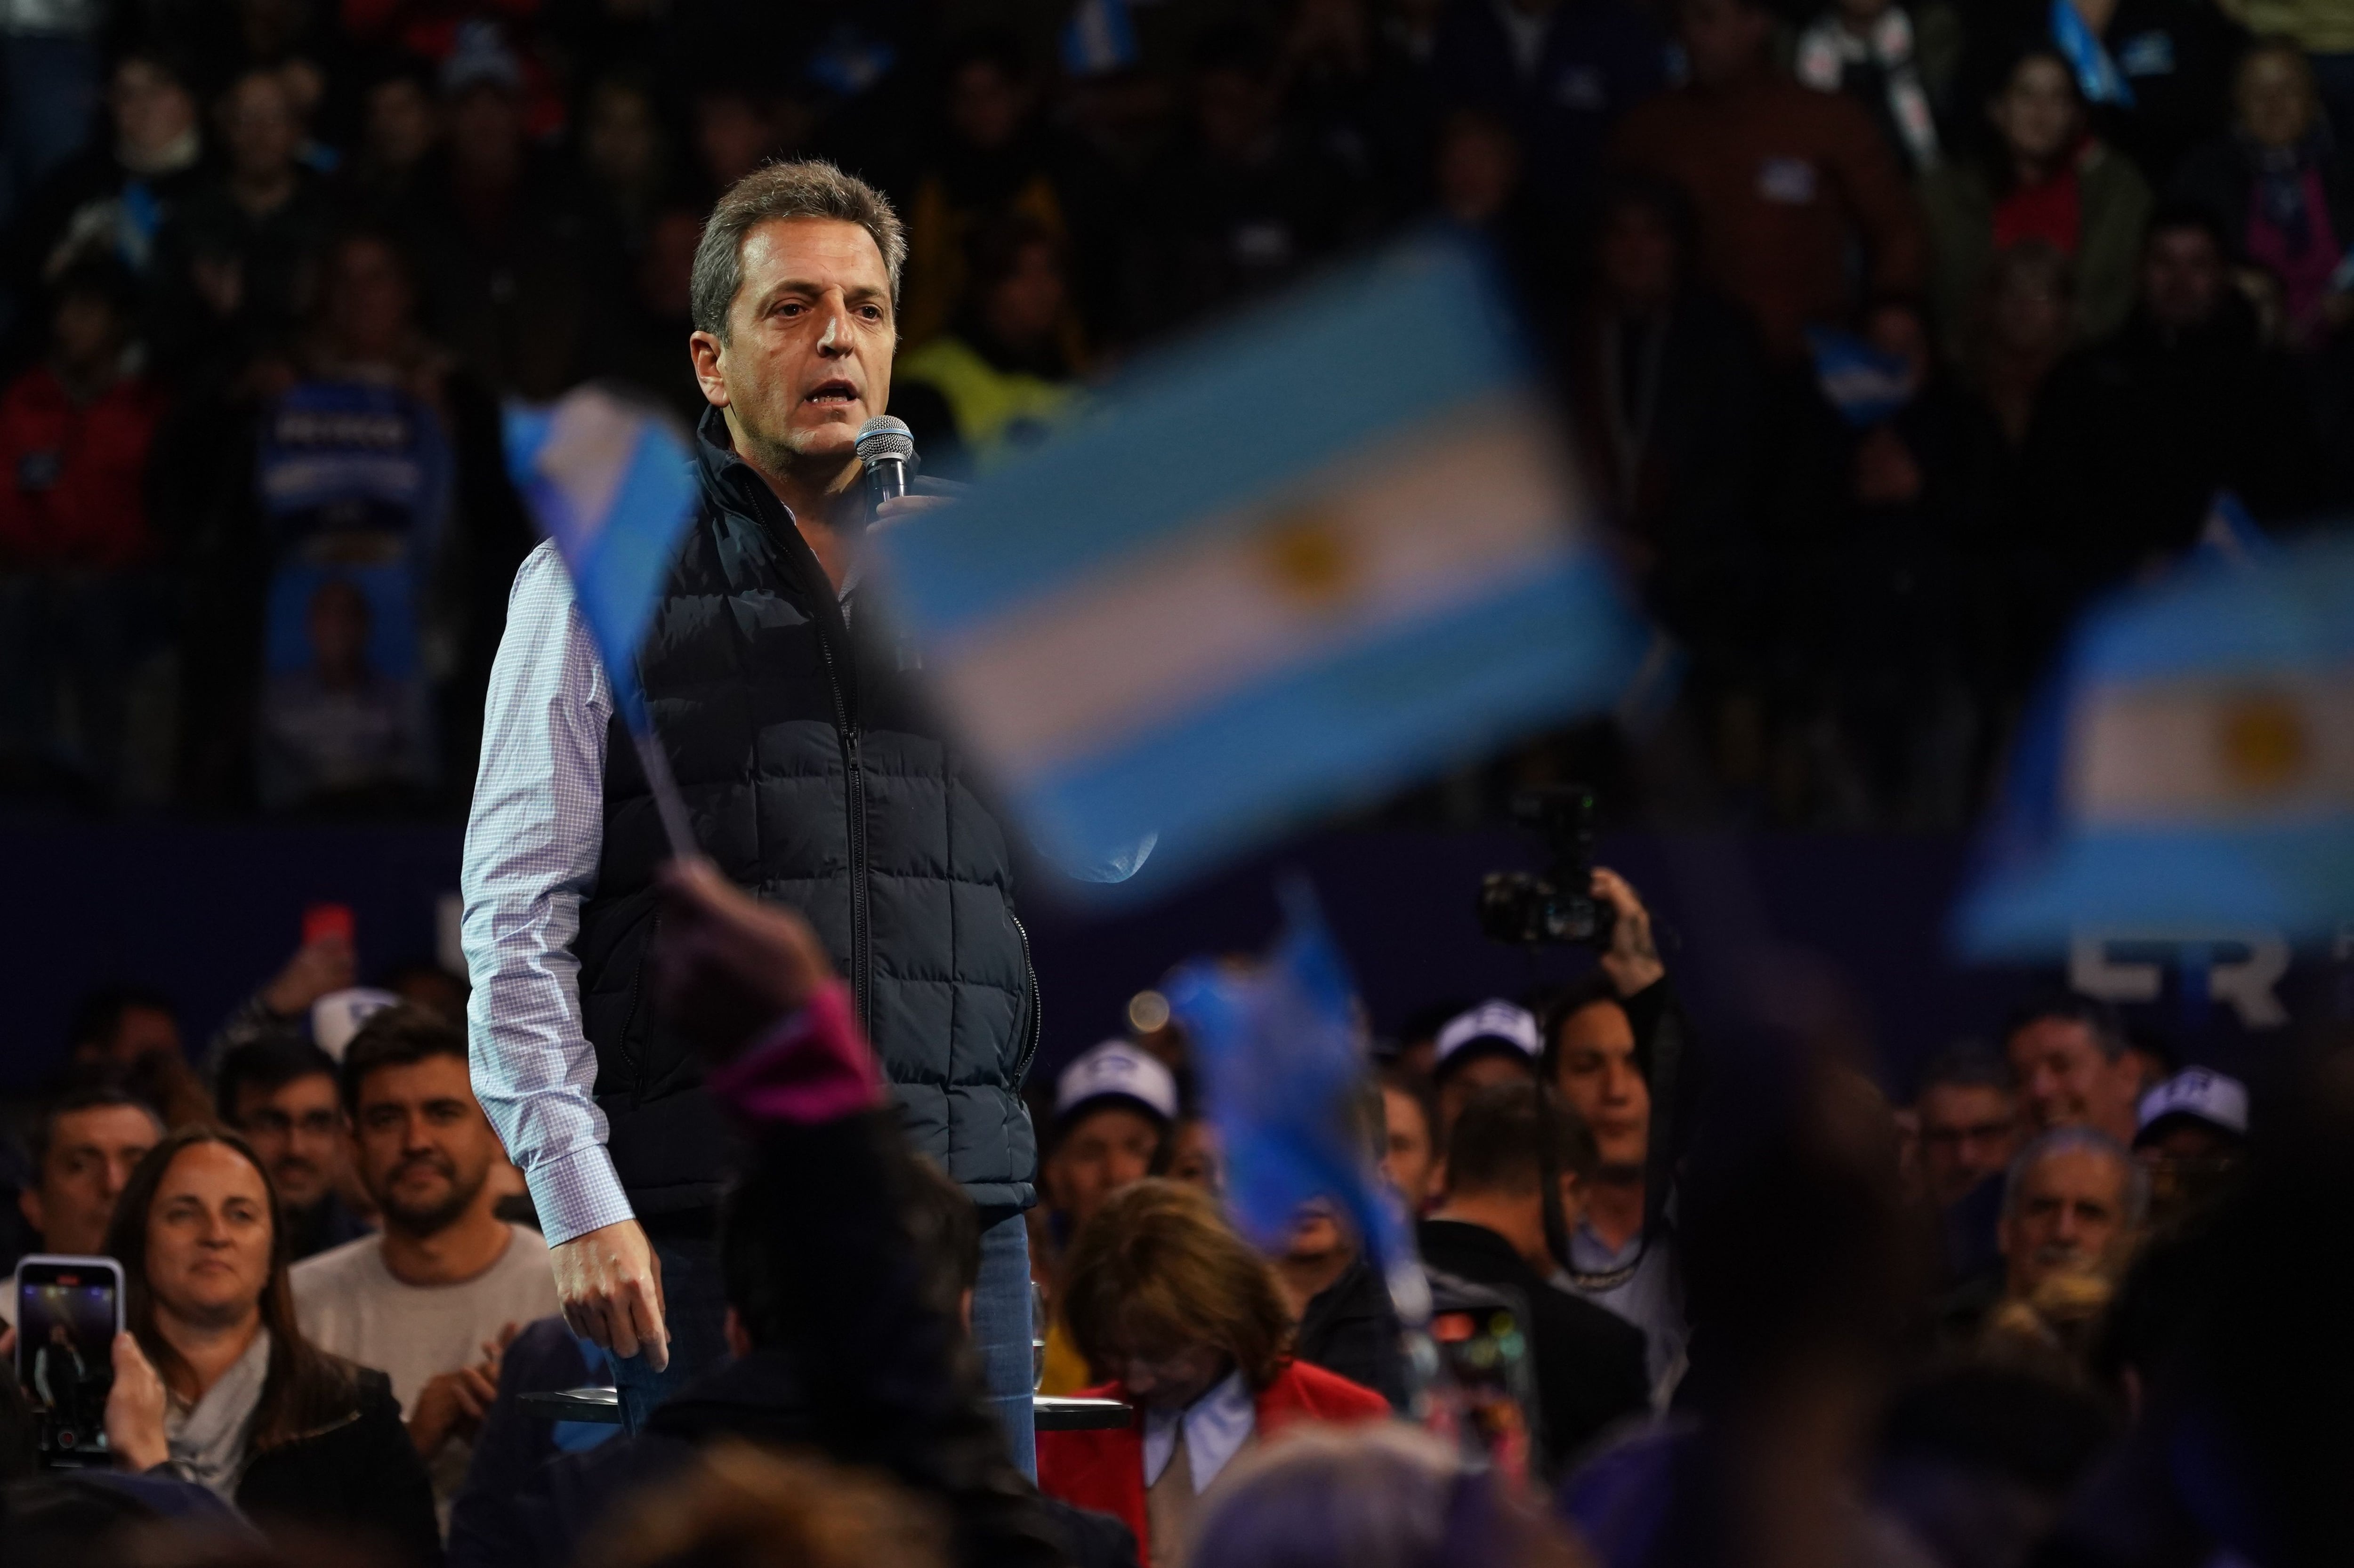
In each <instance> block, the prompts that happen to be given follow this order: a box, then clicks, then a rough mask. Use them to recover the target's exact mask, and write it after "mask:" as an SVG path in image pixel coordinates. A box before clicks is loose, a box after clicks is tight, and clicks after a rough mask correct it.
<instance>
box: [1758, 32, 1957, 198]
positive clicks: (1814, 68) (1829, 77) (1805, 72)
mask: <svg viewBox="0 0 2354 1568" xmlns="http://www.w3.org/2000/svg"><path fill="white" fill-rule="evenodd" d="M1963 47H1964V30H1963V25H1962V18H1961V16H1960V14H1959V12H1958V10H1957V8H1956V7H1955V6H1953V5H1946V4H1943V3H1941V0H1928V3H1927V4H1921V5H1898V4H1896V0H1840V3H1839V4H1837V5H1833V6H1831V7H1830V8H1829V10H1827V11H1825V12H1824V13H1823V14H1822V15H1821V16H1818V17H1816V18H1815V20H1813V21H1812V22H1809V23H1808V25H1807V26H1806V27H1805V28H1804V29H1803V30H1801V31H1800V32H1799V34H1798V39H1797V48H1796V49H1795V50H1794V51H1793V58H1792V60H1791V67H1792V69H1793V71H1794V73H1795V74H1796V75H1797V79H1799V80H1800V81H1802V82H1804V83H1806V84H1807V85H1808V87H1811V88H1813V89H1815V90H1817V91H1818V92H1841V93H1845V94H1846V95H1847V96H1848V97H1850V98H1852V99H1854V100H1855V101H1857V102H1858V103H1860V104H1861V105H1862V106H1863V108H1864V110H1865V111H1866V112H1868V113H1869V114H1870V115H1871V116H1872V121H1873V122H1874V123H1875V124H1877V125H1878V126H1879V127H1880V133H1881V135H1882V138H1883V139H1885V140H1886V142H1887V143H1888V145H1889V146H1891V147H1893V148H1894V149H1896V151H1897V153H1898V154H1899V155H1901V156H1902V157H1903V160H1904V162H1905V164H1906V166H1907V167H1909V168H1911V169H1912V170H1913V172H1914V173H1915V174H1925V173H1926V172H1927V171H1929V170H1931V169H1934V168H1935V167H1936V166H1937V164H1939V162H1940V161H1941V160H1942V159H1943V158H1944V156H1945V146H1944V143H1943V141H1942V139H1941V137H1940V135H1939V128H1938V119H1939V117H1940V115H1941V114H1942V113H1946V112H1948V111H1950V104H1951V100H1952V96H1953V89H1954V80H1955V78H1956V75H1957V74H1958V73H1959V72H1960V70H1961V68H1962V50H1963Z"/></svg>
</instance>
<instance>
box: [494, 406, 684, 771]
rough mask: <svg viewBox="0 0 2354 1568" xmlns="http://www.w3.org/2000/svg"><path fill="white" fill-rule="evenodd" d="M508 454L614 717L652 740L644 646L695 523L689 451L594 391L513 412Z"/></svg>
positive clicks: (669, 431) (662, 426)
mask: <svg viewBox="0 0 2354 1568" xmlns="http://www.w3.org/2000/svg"><path fill="white" fill-rule="evenodd" d="M506 443H507V472H508V474H509V476H510V477H511V478H513V479H514V484H515V488H516V489H517V490H518V491H520V492H521V493H522V494H523V498H524V502H525V504H526V505H527V506H529V507H530V509H531V514H532V517H533V519H534V521H535V522H536V523H537V524H538V526H539V531H540V532H541V533H542V534H544V535H546V536H547V537H548V538H549V539H551V540H553V541H554V542H555V545H556V549H557V554H558V555H561V556H563V557H564V567H565V569H566V570H567V572H569V573H570V574H571V575H572V592H573V596H574V598H575V599H577V600H578V603H579V606H580V618H581V620H584V621H586V622H587V623H588V635H589V636H590V637H592V638H594V639H595V640H596V642H597V652H599V654H601V655H602V656H603V658H604V661H605V673H606V674H607V675H608V676H609V677H610V679H611V681H612V683H613V705H614V706H616V707H618V708H620V710H621V715H622V717H623V719H624V720H625V721H626V722H627V723H628V724H629V726H630V728H631V731H633V732H642V731H643V730H644V729H645V727H646V715H645V698H644V696H643V694H642V693H641V692H640V691H639V690H638V644H639V643H641V642H642V641H644V640H645V634H646V622H647V620H648V619H649V618H650V617H651V616H652V614H653V610H654V599H655V598H656V596H657V595H659V594H660V592H661V591H662V585H663V576H664V575H665V574H666V573H667V572H668V571H669V569H670V560H671V556H672V555H673V552H675V551H676V550H677V548H678V541H679V535H681V534H683V533H684V531H685V529H686V524H687V519H688V518H689V517H690V516H692V515H693V514H694V512H695V470H694V466H693V459H692V457H691V456H690V454H689V452H688V450H687V446H686V441H685V439H684V436H683V435H682V434H681V433H680V431H679V430H678V429H677V427H676V426H675V425H674V424H673V422H672V421H671V420H670V419H668V418H665V417H664V416H663V415H662V414H660V413H658V412H656V411H654V410H652V409H651V408H645V407H644V406H642V405H640V404H637V403H632V402H630V401H628V400H626V399H624V398H621V397H615V396H614V395H613V394H611V393H610V392H607V391H605V390H603V389H601V388H599V387H581V388H579V389H578V391H574V392H570V393H567V394H566V395H565V397H562V398H561V399H559V400H558V401H557V402H555V403H552V404H549V405H547V406H546V407H544V408H530V407H525V405H522V404H514V403H511V404H509V405H508V406H507V409H506Z"/></svg>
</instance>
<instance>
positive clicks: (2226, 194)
mask: <svg viewBox="0 0 2354 1568" xmlns="http://www.w3.org/2000/svg"><path fill="white" fill-rule="evenodd" d="M2232 106H2233V111H2234V112H2233V115H2232V131H2231V133H2230V134H2229V135H2226V136H2220V137H2218V138H2216V139H2215V140H2213V141H2211V142H2209V143H2206V144H2205V145H2204V146H2201V147H2199V148H2197V149H2195V150H2193V151H2192V152H2191V153H2190V155H2189V156H2187V157H2185V158H2184V159H2183V160H2182V162H2181V164H2179V166H2178V167H2177V168H2176V170H2175V174H2174V184H2173V194H2174V195H2175V196H2179V198H2181V199H2182V200H2184V201H2187V202H2190V203H2194V204H2196V205H2197V206H2199V207H2200V208H2202V209H2203V210H2204V211H2205V212H2206V213H2207V215H2208V216H2209V217H2211V218H2212V219H2213V220H2214V222H2215V226H2216V227H2217V228H2219V229H2221V231H2222V233H2223V235H2224V237H2225V238H2226V239H2227V241H2228V242H2229V244H2230V247H2231V256H2232V261H2233V262H2234V263H2235V264H2237V265H2240V266H2243V267H2250V268H2255V269H2259V270H2262V272H2263V273H2264V275H2265V276H2266V277H2267V278H2268V279H2269V280H2270V281H2271V282H2272V284H2273V285H2274V286H2275V287H2277V288H2278V289H2279V290H2280V292H2281V303H2282V308H2283V311H2284V313H2285V322H2284V323H2283V324H2284V330H2285V337H2286V340H2287V342H2288V344H2290V346H2292V347H2296V348H2313V347H2316V346H2317V345H2318V344H2320V343H2321V341H2322V340H2323V339H2324V338H2326V337H2327V336H2328V335H2329V334H2332V333H2334V332H2336V331H2337V330H2338V328H2340V327H2342V326H2344V325H2345V324H2346V323H2347V321H2348V319H2349V317H2354V301H2349V281H2348V280H2347V279H2346V278H2345V277H2344V276H2343V275H2342V263H2343V260H2344V258H2345V254H2346V250H2347V248H2348V247H2349V244H2354V172H2349V169H2348V167H2347V164H2346V161H2345V158H2344V156H2343V154H2340V153H2339V151H2338V142H2337V141H2336V140H2335V139H2333V137H2332V136H2331V134H2330V128H2329V126H2328V124H2327V122H2325V121H2324V119H2323V117H2322V104H2321V92H2320V89H2319V87H2318V85H2317V83H2316V81H2315V79H2314V75H2313V66H2312V63H2311V62H2310V61H2308V60H2307V59H2306V58H2305V54H2304V52H2303V51H2302V50H2300V49H2299V48H2297V47H2296V45H2295V44H2293V43H2290V42H2288V41H2287V40H2286V39H2283V38H2266V39H2260V40H2259V41H2258V42H2257V43H2255V44H2254V45H2253V47H2251V48H2249V49H2248V51H2247V53H2245V54H2244V55H2242V56H2241V57H2240V62H2239V67H2238V69H2237V70H2236V71H2235V72H2234V73H2233V75H2232Z"/></svg>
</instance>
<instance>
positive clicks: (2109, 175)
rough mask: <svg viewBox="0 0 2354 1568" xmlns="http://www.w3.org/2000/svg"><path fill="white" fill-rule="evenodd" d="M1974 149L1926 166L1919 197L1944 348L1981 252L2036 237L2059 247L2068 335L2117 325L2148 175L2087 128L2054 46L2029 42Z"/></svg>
mask: <svg viewBox="0 0 2354 1568" xmlns="http://www.w3.org/2000/svg"><path fill="white" fill-rule="evenodd" d="M1986 117H1987V121H1988V124H1989V125H1990V126H1991V128H1992V130H1993V132H1994V135H1993V140H1992V144H1991V145H1990V146H1989V147H1988V149H1987V152H1986V154H1985V155H1984V156H1982V157H1978V158H1964V159H1957V160H1955V161H1953V162H1950V163H1948V164H1945V165H1944V166H1943V167H1941V168H1938V169H1937V170H1935V171H1934V172H1932V173H1930V174H1928V175H1925V176H1924V177H1923V179H1922V181H1921V207H1922V211H1923V213H1924V214H1925V217H1927V219H1928V224H1929V245H1930V253H1931V256H1932V257H1933V259H1934V262H1935V267H1934V272H1933V275H1932V282H1931V291H1930V298H1931V302H1932V304H1933V305H1934V307H1935V312H1936V316H1937V320H1938V323H1939V325H1940V331H1941V332H1942V334H1944V339H1945V343H1946V352H1947V353H1948V354H1949V355H1953V356H1954V357H1955V358H1956V359H1959V358H1961V357H1962V356H1963V354H1964V352H1965V350H1964V344H1965V342H1966V335H1967V333H1968V331H1969V328H1970V325H1971V318H1972V314H1973V312H1972V306H1973V304H1974V302H1975V301H1976V299H1977V297H1978V291H1979V290H1980V289H1981V287H1982V286H1983V284H1984V281H1985V279H1986V276H1987V271H1988V262H1989V260H1990V259H1992V258H1993V257H1996V256H1999V255H2001V254H2002V253H2004V252H2006V251H2008V250H2009V249H2012V248H2013V247H2016V246H2020V245H2023V244H2029V243H2040V244H2042V245H2048V246H2050V247H2051V248H2052V249H2054V250H2056V251H2058V252H2059V253H2060V254H2061V255H2062V256H2063V257H2065V258H2067V259H2068V261H2069V264H2070V277H2071V278H2072V280H2073V284H2074V294H2075V306H2076V310H2075V323H2074V326H2075V336H2076V338H2077V340H2078V341H2080V342H2091V341H2092V340H2094V339H2096V338H2102V337H2105V336H2107V335H2108V334H2111V333H2113V332H2115V331H2116V329H2117V328H2118V326H2119V325H2120V324H2122V323H2124V321H2125V319H2126V313H2127V312H2128V311H2130V310H2131V309H2132V308H2133V301H2134V289H2135V271H2136V266H2137V257H2138V255H2139V252H2140V249H2141V238H2142V231H2143V229H2144V228H2146V227H2147V225H2148V223H2149V215H2150V207H2151V199H2152V198H2151V196H2150V190H2149V182H2148V181H2147V180H2145V179H2144V178H2143V177H2142V175H2141V173H2140V171H2139V170H2137V168H2135V167H2134V165H2133V164H2132V163H2131V162H2130V161H2129V160H2127V159H2126V158H2124V157H2121V156H2119V155H2118V154H2116V153H2115V152H2112V151H2111V150H2110V149H2109V148H2108V147H2107V146H2106V145H2105V144H2104V143H2102V141H2101V140H2100V138H2099V137H2097V136H2094V135H2091V134H2088V133H2087V132H2086V130H2085V119H2084V101H2083V100H2082V99H2081V98H2080V97H2079V96H2078V89H2077V86H2076V75H2075V72H2074V71H2073V69H2070V67H2069V65H2068V62H2067V60H2066V59H2065V58H2062V56H2061V54H2060V53H2059V51H2057V50H2056V49H2052V48H2033V49H2030V50H2028V51H2027V52H2025V53H2023V54H2021V55H2020V57H2019V58H2018V59H2017V60H2016V61H2015V62H2013V63H2012V65H2011V67H2010V69H2009V72H2008V73H2007V74H2006V75H2005V76H2004V78H2003V80H2002V83H2001V85H2000V86H1999V87H1998V88H1997V89H1996V90H1995V92H1994V94H1993V95H1992V96H1991V97H1990V98H1989V99H1988V101H1987V106H1986Z"/></svg>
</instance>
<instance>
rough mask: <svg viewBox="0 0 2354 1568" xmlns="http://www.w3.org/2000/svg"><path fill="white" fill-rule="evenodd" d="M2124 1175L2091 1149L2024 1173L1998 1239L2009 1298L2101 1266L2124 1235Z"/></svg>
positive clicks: (2119, 1164)
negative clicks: (2059, 1277)
mask: <svg viewBox="0 0 2354 1568" xmlns="http://www.w3.org/2000/svg"><path fill="white" fill-rule="evenodd" d="M2125 1224H2126V1166H2125V1164H2124V1162H2123V1161H2121V1160H2113V1159H2110V1158H2109V1157H2108V1156H2106V1155H2104V1154H2101V1153H2099V1152H2098V1151H2096V1150H2089V1149H2071V1150H2063V1151H2062V1152H2060V1153H2057V1154H2052V1155H2047V1156H2046V1157H2044V1158H2043V1159H2041V1160H2037V1161H2036V1162H2035V1164H2034V1165H2033V1167H2031V1169H2030V1170H2028V1171H2026V1172H2025V1173H2024V1174H2022V1176H2021V1177H2020V1187H2019V1193H2018V1198H2017V1202H2016V1204H2015V1206H2014V1207H2013V1208H2012V1210H2011V1212H2010V1213H2009V1214H2007V1215H2005V1216H2004V1218H2003V1222H2002V1229H2001V1233H2000V1235H1999V1240H2000V1241H2001V1244H2002V1256H2003V1265H2004V1277H2005V1283H2006V1286H2007V1287H2008V1288H2009V1292H2010V1294H2011V1295H2013V1296H2016V1297H2021V1298H2023V1297H2025V1296H2027V1295H2029V1294H2030V1293H2031V1292H2032V1291H2033V1290H2034V1289H2035V1287H2037V1286H2039V1285H2041V1284H2042V1283H2043V1282H2044V1281H2045V1280H2046V1279H2049V1278H2050V1277H2052V1276H2053V1275H2055V1274H2062V1273H2082V1272H2084V1271H2085V1270H2088V1269H2091V1268H2094V1267H2096V1266H2099V1265H2100V1264H2101V1262H2102V1261H2103V1259H2104V1258H2105V1255H2106V1254H2107V1252H2108V1249H2109V1248H2110V1246H2111V1245H2114V1244H2115V1242H2116V1240H2117V1239H2118V1237H2119V1236H2120V1235H2122V1234H2124V1231H2125Z"/></svg>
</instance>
